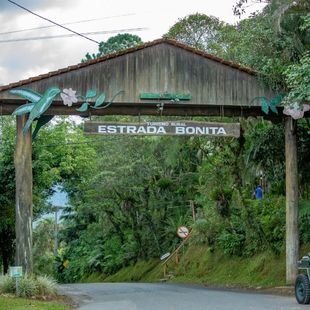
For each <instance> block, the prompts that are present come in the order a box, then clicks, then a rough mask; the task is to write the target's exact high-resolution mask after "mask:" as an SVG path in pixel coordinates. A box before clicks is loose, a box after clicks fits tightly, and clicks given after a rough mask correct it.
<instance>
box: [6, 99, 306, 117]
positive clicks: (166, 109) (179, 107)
mask: <svg viewBox="0 0 310 310" xmlns="http://www.w3.org/2000/svg"><path fill="white" fill-rule="evenodd" d="M25 103H26V101H25V100H21V101H19V103H18V104H17V103H16V102H14V103H13V102H10V101H2V102H1V101H0V105H1V115H11V114H12V112H13V111H14V110H15V109H16V108H17V107H19V106H21V105H22V104H25ZM80 105H81V103H80V104H76V106H74V107H67V106H64V105H63V103H62V102H59V101H56V102H54V103H53V104H52V106H51V107H50V108H49V109H48V111H47V112H46V113H47V114H50V115H80V116H88V115H154V116H156V115H158V116H222V117H259V116H262V117H264V118H266V119H271V120H276V119H278V120H279V119H283V117H284V116H283V114H282V108H281V107H280V108H278V109H279V114H278V115H277V114H274V113H270V114H269V115H266V114H265V113H264V112H263V111H262V109H261V107H260V106H236V105H235V106H224V105H210V104H200V105H196V104H184V103H166V104H164V106H163V109H162V110H159V109H158V106H157V104H156V103H137V102H136V103H131V102H130V103H119V102H115V103H113V104H112V105H111V106H109V107H108V108H106V109H99V110H95V109H89V110H88V111H87V112H84V113H81V112H78V111H76V108H78V107H79V106H80ZM306 115H308V114H306ZM308 116H310V113H309V115H308Z"/></svg>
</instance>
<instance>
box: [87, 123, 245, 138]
mask: <svg viewBox="0 0 310 310" xmlns="http://www.w3.org/2000/svg"><path fill="white" fill-rule="evenodd" d="M84 131H85V132H86V133H88V134H99V135H133V136H166V135H178V136H215V137H235V138H238V137H240V124H239V123H206V122H192V121H164V122H148V123H117V122H86V123H85V124H84Z"/></svg>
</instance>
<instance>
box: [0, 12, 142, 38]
mask: <svg viewBox="0 0 310 310" xmlns="http://www.w3.org/2000/svg"><path fill="white" fill-rule="evenodd" d="M133 15H137V14H136V13H128V14H121V15H112V16H104V17H100V18H91V19H83V20H78V21H75V22H67V23H63V24H62V25H75V24H83V23H89V22H93V21H98V20H104V19H110V18H115V17H124V16H133ZM53 27H56V25H49V26H41V27H33V28H26V29H18V30H12V31H6V32H0V36H1V35H8V34H13V33H20V32H26V31H33V30H41V29H47V28H53Z"/></svg>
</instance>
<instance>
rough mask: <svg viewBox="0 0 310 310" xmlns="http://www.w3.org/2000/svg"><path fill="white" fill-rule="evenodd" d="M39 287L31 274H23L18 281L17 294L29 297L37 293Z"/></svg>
mask: <svg viewBox="0 0 310 310" xmlns="http://www.w3.org/2000/svg"><path fill="white" fill-rule="evenodd" d="M38 292H39V289H38V285H37V283H36V280H35V278H34V277H32V276H28V275H26V276H24V277H22V278H21V279H20V281H19V296H20V297H31V296H36V295H38Z"/></svg>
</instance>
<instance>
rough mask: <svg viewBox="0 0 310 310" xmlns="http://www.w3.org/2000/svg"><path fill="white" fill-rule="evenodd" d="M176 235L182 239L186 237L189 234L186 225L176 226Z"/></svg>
mask: <svg viewBox="0 0 310 310" xmlns="http://www.w3.org/2000/svg"><path fill="white" fill-rule="evenodd" d="M177 235H178V236H179V237H180V238H182V239H184V238H186V237H187V236H188V235H189V230H188V228H187V227H186V226H180V227H178V229H177Z"/></svg>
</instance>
